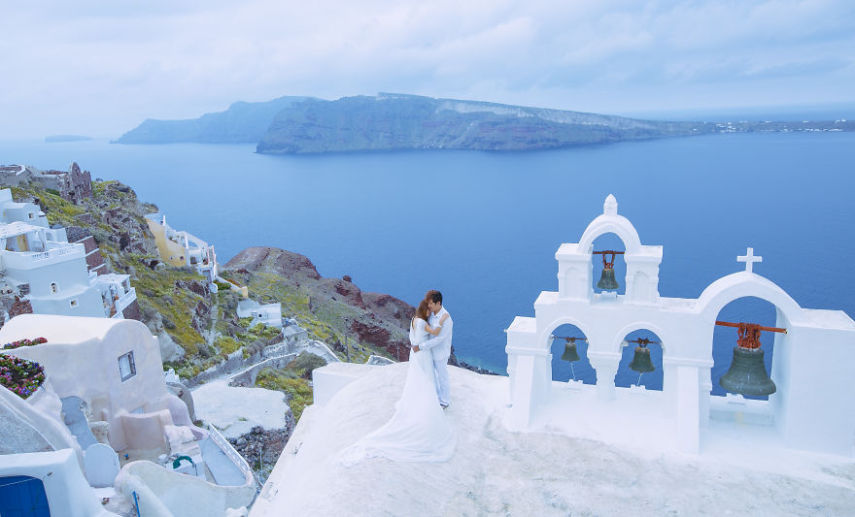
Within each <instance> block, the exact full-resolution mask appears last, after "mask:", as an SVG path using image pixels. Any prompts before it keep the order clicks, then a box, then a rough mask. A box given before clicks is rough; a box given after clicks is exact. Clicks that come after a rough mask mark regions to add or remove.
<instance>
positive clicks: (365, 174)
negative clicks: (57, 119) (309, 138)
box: [0, 133, 855, 385]
mask: <svg viewBox="0 0 855 517" xmlns="http://www.w3.org/2000/svg"><path fill="white" fill-rule="evenodd" d="M72 160H75V161H77V162H78V163H79V164H80V165H81V166H82V167H83V168H85V169H88V170H90V171H92V173H93V177H100V178H104V179H118V180H121V181H123V182H125V183H128V184H130V185H131V186H132V187H133V188H134V189H135V190H136V191H137V193H138V194H139V196H140V198H141V199H142V200H145V201H151V202H154V203H156V204H157V205H158V206H159V207H160V209H161V210H162V211H163V212H164V213H166V214H167V218H168V220H169V222H170V224H171V225H172V226H174V227H177V228H181V229H187V230H188V231H190V232H192V233H194V234H196V235H198V236H200V237H202V238H203V239H206V240H207V241H209V242H211V243H214V244H215V245H216V248H217V252H218V256H219V258H220V260H221V262H225V261H226V260H228V259H229V258H231V257H232V256H233V255H234V254H236V253H237V252H239V251H240V250H241V249H243V248H245V247H248V246H256V245H266V246H276V247H281V248H284V249H288V250H291V251H296V252H299V253H302V254H305V255H307V256H308V257H310V258H311V259H312V261H313V262H314V263H315V264H316V265H317V267H318V270H319V271H320V272H321V274H322V275H324V276H333V277H335V276H341V275H345V274H348V275H351V276H352V277H353V279H354V281H355V282H356V284H357V285H359V286H360V287H361V288H362V289H364V290H368V291H377V292H385V293H390V294H393V295H395V296H398V297H400V298H403V299H404V300H407V301H409V302H410V303H416V302H417V301H418V300H419V299H420V298H421V296H422V295H423V293H424V291H425V290H427V289H429V288H437V289H440V290H442V292H443V294H444V295H445V301H446V307H448V309H449V310H450V311H451V312H452V314H453V315H454V319H455V336H454V345H455V349H456V350H457V353H458V355H459V356H461V357H462V358H463V359H465V360H467V361H469V362H472V363H475V364H478V365H482V366H485V367H487V368H491V369H494V370H496V371H502V372H504V369H505V366H506V357H505V353H504V345H505V335H504V333H503V329H505V328H506V327H507V326H508V325H509V324H510V322H511V321H512V320H513V318H514V316H516V315H524V316H530V315H533V313H534V309H533V305H532V304H533V302H534V300H535V298H536V297H537V295H538V293H539V292H540V291H542V290H556V289H557V280H556V277H555V275H556V272H557V264H556V262H555V259H554V253H555V251H556V249H557V248H558V246H559V245H560V244H561V243H562V242H576V241H578V240H579V237H580V236H581V234H582V232H583V231H584V229H585V227H586V226H587V224H588V223H589V222H590V220H591V219H593V218H594V217H595V216H597V215H598V214H600V213H601V212H602V204H603V199H604V198H605V197H606V195H607V194H609V193H614V194H615V196H616V197H617V199H618V202H619V205H620V206H619V211H620V213H621V214H623V215H625V216H627V217H629V219H630V220H631V221H632V222H633V223H634V224H635V226H636V228H637V229H638V231H639V234H640V236H641V240H642V242H643V243H645V244H661V245H664V247H665V249H664V258H663V262H662V267H661V273H660V288H659V290H660V293H661V294H662V295H663V296H673V297H691V298H695V297H697V296H698V295H699V294H700V293H701V291H702V290H703V289H704V287H706V286H707V285H708V284H709V283H711V282H712V281H714V280H715V279H717V278H718V277H720V276H723V275H726V274H729V273H732V272H734V271H738V270H741V269H743V267H744V266H743V265H742V264H738V263H737V262H736V260H735V258H736V256H737V255H742V254H744V253H745V249H746V247H747V246H753V247H754V249H755V251H756V253H757V254H759V255H762V256H763V257H764V261H763V263H762V264H759V265H757V266H756V269H755V270H756V271H757V272H758V273H760V274H762V275H765V276H767V277H768V278H770V279H771V280H773V281H774V282H776V283H777V284H779V285H780V286H781V287H783V288H784V289H785V290H787V291H788V292H789V293H790V294H791V295H792V296H793V297H794V298H795V300H796V301H797V302H798V303H799V304H801V305H802V306H803V307H811V308H826V309H842V310H845V311H846V312H847V313H849V314H850V315H855V296H853V295H852V293H851V291H850V287H851V286H853V285H855V282H853V280H855V273H853V272H852V268H851V267H850V264H851V259H850V257H851V254H852V252H853V251H855V249H853V248H855V246H853V237H852V235H853V234H852V223H853V222H855V203H853V200H852V194H853V192H855V190H853V186H855V166H854V165H853V164H855V134H851V133H850V134H844V133H822V134H809V133H804V134H756V135H752V134H741V135H714V136H705V137H696V138H685V139H669V140H659V141H650V142H640V143H622V144H616V145H609V146H601V147H587V148H579V149H571V150H561V151H548V152H532V153H483V152H452V151H449V152H400V153H379V154H342V155H328V156H264V155H258V154H254V153H253V146H251V145H237V146H208V145H194V144H175V145H158V146H126V145H112V144H108V143H106V142H102V141H90V142H71V143H60V144H44V143H41V142H0V163H7V164H8V163H27V164H32V165H34V166H37V167H39V168H58V169H67V167H68V165H69V164H70V162H71V161H72ZM608 237H609V236H606V237H604V239H606V240H604V241H602V242H600V241H598V242H597V243H596V244H597V246H598V247H599V246H601V245H602V246H606V245H609V246H611V245H614V246H620V242H619V241H614V242H611V241H608ZM618 266H620V261H618ZM618 273H620V271H618ZM618 278H620V275H618ZM728 311H729V312H728ZM725 312H726V314H724V315H723V316H725V317H728V318H733V319H737V320H738V319H743V320H744V319H754V320H758V322H760V323H765V324H767V325H771V324H774V310H773V309H772V308H771V306H769V305H768V304H765V303H751V302H744V303H743V302H741V301H740V302H735V303H734V304H732V305H730V306H728V307H727V308H726V309H725ZM735 336H736V334H735V331H730V333H728V332H727V330H726V329H722V331H721V332H717V341H716V349H715V354H714V355H715V357H716V369H717V371H718V375H720V373H722V372H723V369H726V367H727V364H728V363H729V362H730V354H731V352H730V350H731V348H732V346H733V343H734V342H735ZM650 337H654V336H650ZM765 346H767V345H766V344H765V343H764V347H765ZM559 348H560V350H559ZM653 348H655V347H653ZM555 350H556V352H557V354H556V355H560V352H561V350H563V344H558V345H556V348H555ZM631 352H632V350H631V349H628V350H627V352H626V357H625V358H624V362H623V365H622V367H621V370H620V372H619V374H618V382H619V384H620V383H623V385H626V384H628V382H629V380H630V379H631V381H632V382H635V380H636V377H637V376H636V374H634V372H630V371H629V370H627V369H626V367H625V365H626V363H628V362H629V360H630V359H631ZM770 352H771V351H770ZM655 354H656V352H655V350H654V356H655ZM767 359H769V358H767ZM569 375H570V373H569V368H567V367H566V365H565V366H556V378H568V377H569ZM645 377H650V378H651V380H650V381H649V382H651V383H654V384H655V377H656V375H655V374H645ZM659 379H660V380H659V383H660V385H661V375H660V377H659Z"/></svg>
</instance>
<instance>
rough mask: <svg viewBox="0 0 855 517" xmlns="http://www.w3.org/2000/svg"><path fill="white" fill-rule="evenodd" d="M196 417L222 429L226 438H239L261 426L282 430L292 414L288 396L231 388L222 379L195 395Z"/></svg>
mask: <svg viewBox="0 0 855 517" xmlns="http://www.w3.org/2000/svg"><path fill="white" fill-rule="evenodd" d="M193 401H194V402H195V406H196V416H197V417H198V418H200V419H202V420H204V421H205V422H207V423H209V424H212V425H214V426H216V427H217V429H219V430H220V431H221V432H222V434H223V436H225V437H226V438H237V437H239V436H241V435H244V434H246V433H248V432H249V431H250V430H252V428H253V427H255V426H257V425H260V426H261V427H263V428H265V429H283V428H284V427H285V414H286V413H287V412H288V411H290V409H289V408H288V404H287V403H286V402H285V395H284V394H283V393H280V392H278V391H272V390H266V389H263V388H241V387H231V386H229V385H228V380H225V379H221V380H216V381H212V382H209V383H207V384H203V385H201V386H199V387H198V388H196V389H195V390H194V391H193Z"/></svg>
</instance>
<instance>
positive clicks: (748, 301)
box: [712, 296, 785, 400]
mask: <svg viewBox="0 0 855 517" xmlns="http://www.w3.org/2000/svg"><path fill="white" fill-rule="evenodd" d="M716 320H717V321H725V322H732V323H756V324H759V325H762V326H763V327H770V328H776V327H782V326H785V323H782V322H783V321H784V318H783V317H781V318H779V317H778V310H777V308H776V307H775V305H773V304H772V303H770V302H768V301H766V300H763V299H761V298H757V297H754V296H746V297H742V298H737V299H736V300H733V301H731V302H730V303H728V304H727V305H725V306H724V307H722V309H721V311H719V313H718V316H717V317H716ZM776 335H777V333H775V332H768V331H762V332H760V334H759V341H760V349H761V350H762V351H763V365H764V367H765V370H766V374H768V375H769V377H770V378H772V359H773V354H774V344H775V340H776ZM738 337H739V331H738V329H737V328H733V327H725V326H719V325H716V327H715V330H714V331H713V361H714V364H713V367H712V395H713V396H719V397H723V396H725V395H726V394H727V393H728V390H726V389H725V388H724V387H722V385H721V379H722V376H724V375H725V374H726V373H727V372H728V370H729V369H730V368H731V366H732V364H733V361H734V348H735V347H736V346H737V339H738ZM740 362H741V363H742V364H746V363H745V362H744V361H740ZM734 374H736V375H738V376H739V377H740V378H746V377H748V376H749V374H747V373H744V372H734ZM750 377H751V378H750V382H752V383H754V381H755V380H756V376H755V375H754V372H753V371H752V372H751V374H750ZM772 382H774V378H772ZM731 385H732V383H731ZM742 396H743V397H745V398H748V399H756V400H768V399H769V397H768V395H762V396H755V395H749V394H744V393H743V394H742Z"/></svg>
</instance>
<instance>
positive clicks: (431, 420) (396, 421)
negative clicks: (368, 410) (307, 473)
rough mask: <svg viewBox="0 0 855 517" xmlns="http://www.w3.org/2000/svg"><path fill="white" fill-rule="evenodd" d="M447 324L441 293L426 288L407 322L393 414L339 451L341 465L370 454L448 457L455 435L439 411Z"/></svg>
mask: <svg viewBox="0 0 855 517" xmlns="http://www.w3.org/2000/svg"><path fill="white" fill-rule="evenodd" d="M452 324H453V322H452V320H451V316H450V315H449V314H448V311H446V310H445V308H443V306H442V294H441V293H440V292H439V291H434V290H431V291H428V292H427V294H426V295H425V298H424V300H422V301H421V303H419V306H418V308H417V309H416V315H415V317H414V318H413V319H412V321H411V322H410V345H411V350H410V361H409V364H408V365H407V378H406V380H405V381H404V388H403V390H402V392H401V398H400V399H398V402H397V404H396V405H395V413H394V414H393V415H392V418H390V419H389V421H388V422H386V423H385V424H384V425H383V426H382V427H380V428H379V429H377V430H376V431H374V432H372V433H370V434H369V435H367V436H365V437H363V438H362V439H360V440H359V441H358V442H356V444H354V445H352V446H351V447H348V448H347V449H345V450H344V451H342V455H341V461H342V462H343V463H345V464H353V463H356V462H358V461H360V460H362V459H365V458H370V457H375V456H382V457H385V458H388V459H390V460H393V461H447V460H449V459H450V458H451V456H452V455H453V454H454V448H455V445H456V442H457V437H456V435H455V433H454V429H453V428H452V426H451V423H450V422H449V418H448V417H447V416H446V414H445V412H444V411H443V410H444V409H445V408H447V407H448V405H449V402H450V394H449V382H448V358H449V356H450V355H451V331H452ZM386 368H389V367H386Z"/></svg>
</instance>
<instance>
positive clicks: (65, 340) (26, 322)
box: [0, 314, 133, 345]
mask: <svg viewBox="0 0 855 517" xmlns="http://www.w3.org/2000/svg"><path fill="white" fill-rule="evenodd" d="M131 321H133V320H131ZM127 323H128V320H120V319H113V318H85V317H81V316H58V315H54V314H21V315H19V316H15V317H14V318H12V319H11V320H9V321H8V322H7V323H6V324H5V325H3V327H2V328H0V344H3V343H11V342H12V341H17V340H19V339H25V338H26V339H33V338H37V337H43V338H45V339H47V340H48V343H47V344H48V345H58V344H62V345H72V344H76V343H83V342H86V341H90V340H91V339H92V338H95V337H97V338H103V337H104V336H106V335H107V332H109V331H110V329H112V328H113V327H114V326H116V325H126V324H127Z"/></svg>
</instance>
